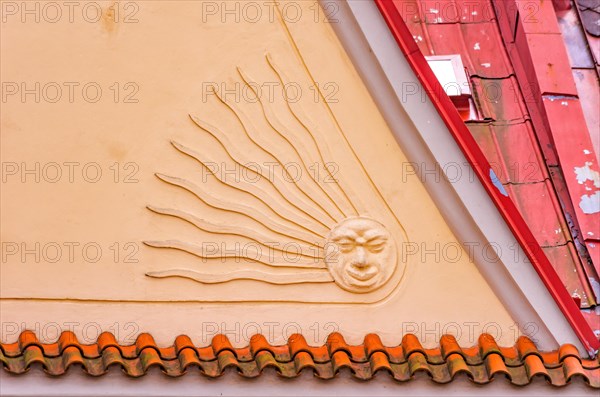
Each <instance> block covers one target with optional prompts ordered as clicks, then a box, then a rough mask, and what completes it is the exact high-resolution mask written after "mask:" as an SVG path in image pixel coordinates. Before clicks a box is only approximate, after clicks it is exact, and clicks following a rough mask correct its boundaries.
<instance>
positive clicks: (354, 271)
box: [346, 264, 380, 283]
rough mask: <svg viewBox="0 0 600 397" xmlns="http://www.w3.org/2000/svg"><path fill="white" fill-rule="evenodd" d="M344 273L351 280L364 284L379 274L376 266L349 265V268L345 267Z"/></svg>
mask: <svg viewBox="0 0 600 397" xmlns="http://www.w3.org/2000/svg"><path fill="white" fill-rule="evenodd" d="M346 273H347V274H348V276H350V278H351V279H354V280H357V281H360V282H362V283H365V282H367V281H369V280H372V279H373V278H374V277H375V276H377V275H378V274H379V273H380V272H379V269H378V268H377V267H376V266H372V265H367V266H360V267H359V266H357V265H356V264H350V266H347V267H346ZM373 281H375V280H373Z"/></svg>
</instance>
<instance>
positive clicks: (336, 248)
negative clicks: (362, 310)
mask: <svg viewBox="0 0 600 397" xmlns="http://www.w3.org/2000/svg"><path fill="white" fill-rule="evenodd" d="M397 256H398V253H397V248H396V243H395V241H394V239H393V237H392V236H391V234H390V232H389V231H388V230H387V229H386V228H385V226H383V225H382V224H381V223H379V222H377V221H375V220H373V219H370V218H366V217H353V218H348V219H345V220H343V221H342V222H340V223H339V224H338V225H336V226H335V227H334V228H333V229H332V230H331V232H329V235H328V236H327V243H326V245H325V263H326V264H327V268H328V269H329V273H331V275H332V276H333V279H334V280H335V282H336V283H337V284H338V285H339V286H340V287H342V288H344V289H345V290H348V291H350V292H356V293H361V292H370V291H373V290H375V289H377V288H379V287H380V286H381V285H383V284H385V283H386V282H387V281H388V280H389V279H390V277H392V274H393V273H394V270H395V269H396V266H397Z"/></svg>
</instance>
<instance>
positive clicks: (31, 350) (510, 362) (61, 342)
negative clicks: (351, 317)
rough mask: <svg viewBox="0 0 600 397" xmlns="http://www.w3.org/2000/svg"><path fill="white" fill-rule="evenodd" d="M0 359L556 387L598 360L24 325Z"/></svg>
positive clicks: (414, 344) (62, 368) (599, 370)
mask: <svg viewBox="0 0 600 397" xmlns="http://www.w3.org/2000/svg"><path fill="white" fill-rule="evenodd" d="M0 361H1V362H2V364H3V367H4V369H5V370H6V371H8V372H10V373H12V374H24V373H26V372H28V371H29V370H30V369H31V368H32V367H33V366H35V365H36V364H38V365H41V367H42V368H43V370H44V371H45V372H46V373H48V374H49V375H53V376H58V375H62V374H64V373H66V372H67V370H68V369H69V368H70V367H71V366H72V365H75V364H77V365H79V366H81V368H82V369H83V370H84V371H85V372H86V373H87V374H89V375H92V376H100V375H103V374H105V373H107V372H108V371H109V369H110V368H111V367H113V366H114V367H117V368H119V367H120V369H122V370H123V372H124V373H125V374H127V375H129V376H131V377H140V376H143V375H145V374H146V373H147V372H148V370H149V369H150V368H151V367H158V368H160V369H161V370H162V371H163V372H164V373H165V374H166V375H168V376H171V377H177V376H181V375H184V374H185V373H186V372H188V371H192V370H194V371H195V370H197V371H199V372H200V373H202V374H203V375H205V376H208V377H211V378H216V377H219V376H221V375H223V374H224V373H225V371H226V370H227V369H228V368H233V369H234V370H236V371H237V372H238V374H240V375H241V376H243V377H248V378H253V377H257V376H259V375H260V374H261V373H262V372H263V371H264V370H265V368H267V367H271V368H273V369H275V370H276V371H277V373H278V374H279V375H281V376H283V377H286V378H293V377H296V376H298V375H300V373H301V372H302V371H304V370H306V371H312V372H313V374H314V375H315V376H316V377H318V378H321V379H332V378H334V377H335V376H336V375H337V373H338V372H340V371H343V370H349V371H350V372H351V373H352V375H353V376H354V377H356V378H358V379H362V380H369V379H372V378H374V377H375V376H376V375H377V374H378V373H387V374H388V375H390V376H392V377H393V379H395V380H397V381H408V380H411V379H412V378H413V377H414V375H415V374H416V373H417V372H424V373H426V374H427V375H429V377H430V378H431V380H433V381H434V382H436V383H448V382H451V381H452V380H453V379H454V378H455V376H456V375H457V374H460V373H464V374H465V375H466V376H467V377H468V378H469V379H470V380H471V381H472V382H473V383H476V384H486V383H490V382H491V381H492V380H493V379H494V378H496V377H498V376H500V375H501V376H502V377H504V378H506V379H508V380H509V381H510V382H511V383H512V384H515V385H527V384H529V383H530V382H531V380H532V379H533V378H534V377H538V376H539V377H543V378H544V379H546V381H548V382H549V383H550V384H552V385H554V386H564V385H566V384H567V383H569V382H570V381H571V380H572V379H573V378H574V377H581V378H582V379H583V380H584V381H585V382H586V383H587V384H588V385H590V386H591V387H593V388H600V361H598V360H597V359H596V360H590V359H583V358H581V357H580V355H579V354H578V352H577V349H576V348H575V347H574V346H573V345H568V344H566V345H563V346H561V347H560V349H558V350H557V351H553V352H540V351H539V350H538V349H537V347H536V346H535V344H534V343H533V342H532V341H531V340H530V339H528V338H527V337H521V338H520V339H519V340H518V341H517V343H516V344H515V346H513V347H508V348H506V347H500V346H498V345H497V344H496V341H495V340H494V338H493V337H492V336H490V335H488V334H482V335H481V336H480V337H479V341H478V344H477V345H476V346H474V347H470V348H464V347H461V346H459V345H458V343H457V342H456V339H455V338H454V337H453V336H450V335H444V336H442V338H441V339H440V345H439V347H438V348H434V349H426V348H424V347H423V346H422V345H421V343H420V342H419V340H418V338H417V337H416V336H415V335H412V334H407V335H405V336H404V338H403V339H402V343H401V344H400V345H399V346H392V347H387V346H384V345H383V344H382V342H381V339H380V338H379V337H378V336H377V335H374V334H369V335H367V336H366V337H365V339H364V342H363V344H361V345H356V346H353V345H348V344H347V343H346V342H345V340H344V338H343V337H342V335H340V334H338V333H334V334H331V335H330V336H329V338H328V340H327V342H326V343H325V344H324V345H322V346H317V347H314V346H309V345H308V344H307V343H306V340H305V339H304V337H302V336H301V335H292V336H291V337H290V338H289V340H288V343H287V344H286V345H281V346H273V345H271V344H269V343H268V342H267V340H266V339H265V337H264V336H263V335H255V336H254V337H253V338H252V339H251V340H250V344H249V345H248V346H246V347H243V348H234V347H233V346H232V345H231V343H230V342H229V339H227V337H226V336H224V335H217V336H215V337H214V338H213V340H212V343H211V344H210V345H209V346H205V347H196V346H195V345H194V344H193V343H192V340H191V339H190V338H189V337H188V336H185V335H182V336H179V337H177V338H176V339H175V342H174V344H173V345H172V346H170V347H166V348H161V347H158V346H157V345H156V343H155V342H154V339H153V338H152V336H151V335H149V334H141V335H140V336H139V337H138V338H137V340H136V342H135V343H134V344H132V345H120V344H119V343H117V341H116V339H115V337H114V336H113V335H112V334H110V333H103V334H102V335H100V337H99V338H98V340H97V341H96V343H95V344H91V345H83V344H80V343H79V342H78V340H77V338H76V336H75V335H74V334H73V333H70V332H63V333H62V334H61V336H60V338H59V339H58V340H57V341H56V342H55V343H51V344H44V343H40V342H39V340H38V339H37V337H36V335H35V334H34V333H33V332H31V331H24V332H23V333H22V334H21V335H20V337H19V339H18V341H17V342H15V343H8V344H2V343H0Z"/></svg>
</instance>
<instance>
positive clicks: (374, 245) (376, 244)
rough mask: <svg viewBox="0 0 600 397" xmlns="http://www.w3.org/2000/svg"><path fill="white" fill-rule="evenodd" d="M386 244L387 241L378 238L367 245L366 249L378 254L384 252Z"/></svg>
mask: <svg viewBox="0 0 600 397" xmlns="http://www.w3.org/2000/svg"><path fill="white" fill-rule="evenodd" d="M386 243H387V240H386V239H382V238H376V239H374V240H371V241H369V242H368V243H367V244H366V247H367V249H368V250H369V251H370V252H373V253H378V252H381V251H383V250H384V248H385V245H386Z"/></svg>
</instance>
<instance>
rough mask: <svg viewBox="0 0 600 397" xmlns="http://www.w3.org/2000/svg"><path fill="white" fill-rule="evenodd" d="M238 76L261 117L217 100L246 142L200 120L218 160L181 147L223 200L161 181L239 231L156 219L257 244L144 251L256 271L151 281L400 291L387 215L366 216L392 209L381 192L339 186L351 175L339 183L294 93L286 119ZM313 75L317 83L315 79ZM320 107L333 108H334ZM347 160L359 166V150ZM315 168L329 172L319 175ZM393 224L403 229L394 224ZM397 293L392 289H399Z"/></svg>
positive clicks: (172, 270)
mask: <svg viewBox="0 0 600 397" xmlns="http://www.w3.org/2000/svg"><path fill="white" fill-rule="evenodd" d="M265 58H266V65H267V66H268V67H269V69H270V70H271V72H272V73H273V75H274V76H276V78H277V81H278V83H279V85H280V87H285V86H286V83H287V82H289V81H290V79H289V78H288V77H287V76H286V74H285V73H284V71H283V70H282V68H281V67H279V66H277V64H276V62H275V61H274V60H273V59H272V57H271V56H270V55H269V54H267V56H266V57H265ZM237 71H238V77H239V80H240V81H241V82H242V84H243V85H244V87H245V88H246V89H247V90H248V91H247V92H251V93H252V95H253V97H252V98H250V100H249V101H248V102H251V103H252V102H255V103H256V104H257V105H258V106H257V107H254V108H253V110H254V112H253V113H252V114H250V113H246V111H244V110H242V106H241V104H238V103H234V101H229V100H227V99H226V98H225V97H224V96H223V95H221V94H219V93H218V92H216V91H213V94H214V97H215V99H216V100H217V101H218V102H220V105H222V106H224V107H225V108H226V109H227V110H228V113H229V115H230V116H231V118H232V119H233V120H235V121H236V122H237V123H238V125H239V127H240V129H241V130H242V131H243V136H241V137H235V134H233V133H231V132H229V131H225V130H222V129H221V128H219V127H217V126H213V125H210V124H209V123H207V122H206V121H203V120H202V118H200V117H197V116H190V117H191V120H192V121H193V123H194V124H195V125H196V127H197V128H198V129H199V130H200V131H201V132H202V133H204V134H208V135H210V136H211V137H212V143H213V144H214V145H215V150H211V148H203V149H204V150H199V149H195V148H191V147H188V146H187V145H185V144H182V143H179V142H172V145H173V147H174V148H175V149H176V150H178V151H179V152H180V153H182V154H184V155H187V156H189V157H191V158H193V159H194V160H196V162H197V163H198V165H199V166H200V167H202V169H201V171H202V172H203V173H205V174H207V175H209V176H210V177H212V178H213V179H214V181H216V182H218V183H219V187H221V188H223V190H220V191H217V190H216V189H210V188H208V187H206V186H202V185H200V184H198V183H195V182H193V181H192V180H191V179H186V178H182V177H180V176H170V175H164V174H161V173H157V174H156V175H157V177H158V178H159V179H160V180H161V181H163V182H166V183H167V184H170V185H173V186H176V187H179V188H182V189H184V190H187V191H188V193H191V194H193V195H194V196H195V198H196V199H198V200H200V201H201V202H202V203H204V204H206V205H208V206H209V207H212V208H214V209H217V210H219V211H224V212H226V213H229V214H234V216H235V217H236V219H239V221H236V222H235V223H231V224H225V223H222V222H217V221H216V220H207V219H204V218H203V217H202V215H201V214H195V213H192V212H190V211H189V210H187V209H181V208H162V207H157V206H154V205H149V206H148V209H150V210H151V211H153V212H155V213H157V214H160V215H168V216H172V217H175V218H179V219H180V220H182V221H186V222H188V223H190V224H192V225H194V226H195V227H196V228H197V229H199V230H201V231H203V232H208V233H210V234H211V235H213V236H215V237H216V238H218V237H219V236H228V237H231V236H234V237H235V236H237V237H239V238H242V239H244V240H249V241H250V242H251V244H250V245H245V246H244V248H243V249H240V248H239V245H237V244H236V245H235V246H236V247H238V248H237V249H236V248H235V247H231V246H230V245H227V243H221V244H220V245H217V246H211V249H206V246H204V245H200V244H198V243H195V242H192V241H182V240H177V239H173V240H162V241H145V244H146V245H148V246H151V247H156V248H170V249H176V250H180V251H184V252H186V253H189V254H191V255H195V256H196V257H198V258H200V259H202V262H209V260H211V259H213V260H220V261H221V262H222V263H223V264H224V265H225V266H222V267H224V268H226V267H227V266H226V265H227V261H228V260H231V261H239V260H240V259H241V260H244V261H247V262H249V263H254V264H257V266H253V267H252V268H241V269H240V268H237V269H234V270H230V271H223V269H222V268H221V267H219V268H217V269H215V267H214V266H213V267H212V268H211V266H210V263H209V266H205V265H206V263H199V266H198V268H180V267H176V266H175V267H168V268H166V269H164V270H159V271H152V272H148V273H146V275H147V276H149V277H153V278H171V277H179V278H186V279H191V280H194V281H197V282H199V283H202V284H220V283H228V282H234V281H237V280H254V281H257V282H264V283H269V284H276V285H289V286H292V285H294V284H304V283H329V284H331V283H335V285H337V287H338V288H340V289H341V290H343V291H347V292H350V293H354V294H366V293H370V292H374V291H376V290H378V289H379V288H381V287H382V286H384V285H386V283H388V282H390V279H392V276H393V275H396V282H397V281H398V280H399V279H400V278H401V276H402V274H403V272H404V267H405V264H404V263H401V261H400V258H399V255H398V247H397V245H396V241H395V239H394V237H393V235H392V233H390V231H389V230H388V228H387V227H386V226H385V225H384V223H383V222H385V220H379V219H374V218H372V217H371V216H369V213H377V212H380V211H381V208H379V209H377V210H376V211H372V208H365V209H364V210H363V211H360V210H359V209H358V208H364V207H365V204H367V207H372V206H373V205H376V204H384V203H382V201H384V200H383V198H382V197H377V193H378V192H376V187H374V186H353V185H355V183H353V182H354V181H342V180H340V178H343V176H344V175H351V173H348V172H345V173H340V175H339V176H338V175H337V173H335V172H334V171H335V167H334V166H332V164H335V163H334V162H333V161H332V160H331V159H330V157H331V154H330V153H331V151H330V149H329V148H328V146H327V145H326V143H325V142H324V139H323V137H322V136H320V134H323V133H324V132H323V130H322V129H321V130H319V129H317V128H316V127H314V124H313V123H312V122H311V121H310V119H309V118H308V117H307V116H306V115H305V114H304V112H303V111H302V110H301V108H300V106H299V105H298V104H295V103H294V101H291V100H290V98H289V97H288V95H287V93H286V90H285V89H281V100H282V101H283V102H284V106H280V107H279V109H280V111H281V109H285V110H286V111H287V113H288V114H286V115H282V114H277V113H276V112H275V111H274V109H273V107H272V106H271V105H272V104H271V103H268V102H269V101H265V100H263V99H261V97H262V95H261V92H260V91H259V88H258V87H260V84H258V83H257V82H256V81H255V80H253V79H252V78H251V77H250V76H249V75H248V73H246V72H244V71H243V70H242V69H241V68H238V70H237ZM307 74H308V75H309V76H310V73H309V72H308V71H307ZM320 105H322V106H325V107H327V104H326V103H325V102H323V103H320ZM325 110H326V111H329V115H330V117H331V118H332V124H331V125H335V126H338V131H336V132H335V133H336V134H340V135H341V136H339V137H338V139H340V141H344V140H345V137H344V136H343V131H341V129H340V128H339V124H337V120H335V117H334V116H333V113H331V111H330V109H325ZM282 116H285V117H282ZM283 118H285V119H286V120H288V122H287V124H286V123H285V122H283V121H282V119H283ZM261 123H262V125H260V124H261ZM292 131H293V132H292ZM327 133H331V132H329V131H327ZM238 138H239V139H238ZM217 148H220V149H222V151H221V153H224V154H225V156H224V157H223V156H219V155H218V154H217V153H218V150H216V149H217ZM348 154H349V155H351V156H355V154H354V153H353V152H352V150H351V148H350V152H349V153H348ZM261 159H262V160H264V161H260V160H261ZM356 160H357V161H356V163H355V166H356V169H355V170H353V173H356V172H358V173H361V174H362V177H363V178H366V179H367V180H369V182H370V184H371V185H372V181H370V179H369V176H368V175H367V174H366V171H365V170H364V168H363V167H362V164H361V163H360V161H359V160H358V158H356ZM212 164H229V166H232V167H234V169H237V170H239V171H241V170H243V172H244V175H245V177H242V178H239V177H238V178H227V176H224V175H222V174H221V173H219V172H215V170H214V167H212V166H211V165H212ZM265 164H276V165H278V166H279V167H278V169H280V170H281V172H275V171H274V169H275V168H273V167H267V166H265ZM290 164H293V165H294V167H298V169H299V170H300V172H299V174H301V175H302V176H303V177H302V178H298V177H297V175H292V173H291V172H290V167H289V165H290ZM315 164H316V165H318V166H319V168H321V169H322V170H323V171H324V172H321V173H319V172H314V171H313V170H314V166H315ZM248 176H250V177H248ZM344 186H351V187H354V188H355V189H356V191H360V193H361V196H360V198H361V199H360V202H359V203H355V202H353V198H354V199H356V198H357V197H359V196H357V195H356V193H353V194H349V193H348V192H346V190H345V188H344ZM369 193H371V194H369ZM384 206H385V205H382V207H384ZM378 210H379V211H378ZM390 218H391V219H394V217H393V216H392V217H389V218H388V219H390ZM396 221H397V220H396ZM398 226H399V225H398ZM402 237H403V236H400V238H402ZM201 269H202V270H201ZM393 287H394V285H392V286H390V289H391V288H393ZM282 298H285V297H282Z"/></svg>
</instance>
